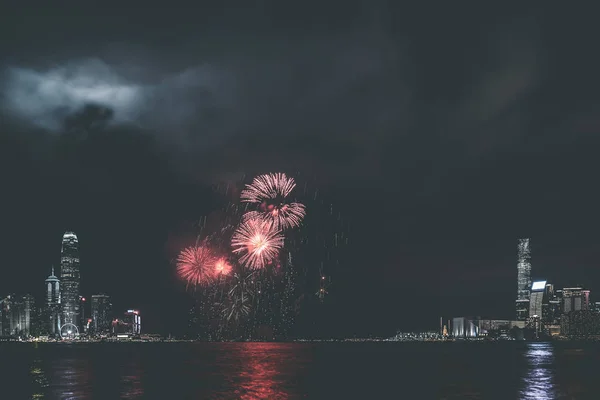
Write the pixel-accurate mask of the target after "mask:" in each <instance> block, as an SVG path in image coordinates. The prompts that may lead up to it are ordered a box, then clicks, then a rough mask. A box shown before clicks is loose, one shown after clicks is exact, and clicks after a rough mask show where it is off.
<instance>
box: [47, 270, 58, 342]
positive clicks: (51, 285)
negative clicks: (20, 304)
mask: <svg viewBox="0 0 600 400" xmlns="http://www.w3.org/2000/svg"><path fill="white" fill-rule="evenodd" d="M45 306H46V312H45V315H46V316H47V318H48V320H47V321H45V323H47V326H46V330H47V331H48V333H49V334H50V335H58V334H60V325H61V324H60V281H59V280H58V278H57V277H56V276H55V275H54V267H52V273H51V274H50V276H49V277H48V278H46V304H45Z"/></svg>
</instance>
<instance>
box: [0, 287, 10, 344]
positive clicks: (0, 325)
mask: <svg viewBox="0 0 600 400" xmlns="http://www.w3.org/2000/svg"><path fill="white" fill-rule="evenodd" d="M10 309H11V297H10V296H6V297H5V298H3V299H0V336H9V335H10Z"/></svg>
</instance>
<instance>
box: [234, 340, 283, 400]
mask: <svg viewBox="0 0 600 400" xmlns="http://www.w3.org/2000/svg"><path fill="white" fill-rule="evenodd" d="M280 346H281V345H278V344H274V343H246V344H244V345H243V346H242V347H241V348H240V360H239V361H240V362H241V363H242V365H243V366H244V367H243V369H242V370H241V371H240V378H241V382H240V384H239V388H240V389H239V390H236V394H237V395H238V396H239V398H240V399H241V400H250V399H253V400H256V399H269V400H283V399H288V398H289V395H288V394H287V391H286V390H285V388H284V387H283V386H284V384H283V379H282V376H281V375H282V374H281V371H280V370H279V369H280V368H281V367H282V366H283V364H284V363H285V358H286V357H285V353H284V352H282V351H281V350H282V349H281V348H278V347H280Z"/></svg>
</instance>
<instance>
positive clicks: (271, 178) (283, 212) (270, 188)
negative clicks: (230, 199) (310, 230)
mask: <svg viewBox="0 0 600 400" xmlns="http://www.w3.org/2000/svg"><path fill="white" fill-rule="evenodd" d="M294 187H296V182H294V179H293V178H290V177H288V176H287V175H286V174H283V173H275V174H265V175H259V176H257V177H256V178H254V180H253V181H252V183H251V184H249V185H246V188H245V189H244V190H242V192H241V194H240V199H241V201H242V202H245V203H254V204H258V205H259V211H251V212H249V213H247V214H246V215H245V219H256V218H261V219H263V220H264V221H270V222H271V223H272V224H273V225H274V227H275V228H276V229H289V228H295V227H298V226H300V223H301V222H302V220H303V219H304V216H305V215H306V210H305V208H304V205H303V204H301V203H288V202H287V200H286V199H287V197H288V196H289V195H290V194H291V193H292V190H294Z"/></svg>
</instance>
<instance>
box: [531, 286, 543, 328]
mask: <svg viewBox="0 0 600 400" xmlns="http://www.w3.org/2000/svg"><path fill="white" fill-rule="evenodd" d="M545 296H546V281H537V282H533V284H532V285H531V294H530V297H529V324H530V326H531V327H533V328H534V329H535V332H536V335H539V333H540V332H541V330H542V319H543V304H544V297H545ZM546 297H547V296H546Z"/></svg>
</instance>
